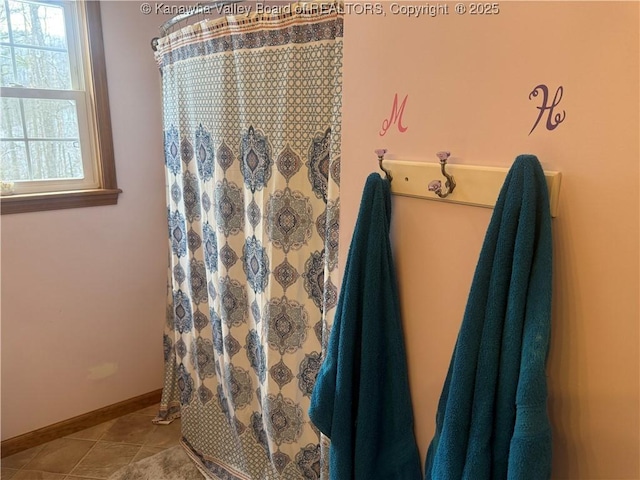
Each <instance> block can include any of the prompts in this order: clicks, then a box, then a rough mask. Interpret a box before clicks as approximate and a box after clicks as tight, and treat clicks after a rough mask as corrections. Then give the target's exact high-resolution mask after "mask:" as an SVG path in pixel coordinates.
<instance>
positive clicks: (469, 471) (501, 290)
mask: <svg viewBox="0 0 640 480" xmlns="http://www.w3.org/2000/svg"><path fill="white" fill-rule="evenodd" d="M551 258H552V253H551V217H550V213H549V198H548V192H547V184H546V181H545V177H544V172H543V171H542V168H541V166H540V163H539V162H538V159H537V158H536V157H535V156H533V155H521V156H519V157H518V158H516V160H515V163H514V164H513V166H512V168H511V169H510V171H509V173H508V175H507V178H506V180H505V183H504V186H503V187H502V190H501V192H500V196H499V197H498V201H497V204H496V207H495V210H494V212H493V216H492V218H491V222H490V224H489V228H488V231H487V235H486V238H485V240H484V244H483V246H482V251H481V253H480V259H479V261H478V265H477V267H476V271H475V275H474V278H473V283H472V285H471V292H470V294H469V301H468V303H467V307H466V311H465V314H464V319H463V322H462V326H461V328H460V332H459V334H458V339H457V342H456V346H455V350H454V352H453V358H452V360H451V364H450V366H449V371H448V373H447V378H446V380H445V384H444V389H443V391H442V396H441V397H440V402H439V405H438V412H437V415H436V433H435V436H434V438H433V440H432V442H431V445H430V446H429V450H428V452H427V459H426V467H425V472H426V473H425V479H426V480H461V479H464V480H485V479H491V480H502V479H509V480H545V479H548V478H550V476H551V429H550V424H549V418H548V415H547V408H546V400H547V384H546V375H545V365H546V360H547V353H548V350H549V333H550V317H551Z"/></svg>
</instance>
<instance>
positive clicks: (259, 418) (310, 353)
mask: <svg viewBox="0 0 640 480" xmlns="http://www.w3.org/2000/svg"><path fill="white" fill-rule="evenodd" d="M328 1H329V2H331V3H332V4H333V2H334V0H328ZM338 11H339V9H338V8H336V9H334V11H333V13H320V12H314V13H310V12H306V13H304V14H303V13H302V12H292V13H291V14H286V15H284V14H281V13H273V14H268V15H267V14H265V16H260V17H258V18H256V21H255V22H253V21H252V22H250V23H244V21H239V20H238V19H236V18H235V17H227V18H225V19H219V20H211V21H209V20H206V21H203V22H200V23H199V27H198V29H195V30H193V31H191V30H190V31H191V33H190V34H189V35H187V36H185V35H184V32H185V31H186V30H184V31H183V30H179V31H176V32H175V35H176V36H175V37H172V38H175V40H176V42H173V41H172V42H164V43H163V42H162V41H161V42H159V48H160V51H159V52H158V55H157V59H158V61H159V64H160V67H161V71H162V83H163V102H164V112H163V113H164V118H163V123H164V125H166V128H165V131H164V133H163V137H164V138H163V140H164V156H165V171H166V178H167V184H166V188H167V197H166V198H167V227H168V235H169V240H170V242H169V249H170V252H169V253H170V254H169V261H170V263H169V268H168V269H167V272H168V276H169V284H168V289H167V317H166V327H165V330H166V331H165V335H164V336H163V340H162V342H163V343H162V345H163V354H164V358H165V384H164V390H163V397H162V401H161V408H160V413H159V415H158V417H157V418H156V419H154V422H157V423H169V422H170V421H171V420H173V419H174V418H176V417H178V416H182V427H181V430H182V432H181V433H182V438H181V440H182V443H183V444H184V446H185V448H187V449H188V450H189V452H188V453H189V455H190V457H191V458H192V459H194V461H196V462H197V463H198V466H199V467H200V469H202V471H203V472H207V473H208V474H209V476H212V477H215V478H219V479H221V480H241V479H248V478H252V479H256V480H259V479H260V480H267V479H270V480H275V479H286V480H302V479H314V480H328V472H327V469H326V462H325V459H326V454H327V452H328V445H327V443H326V442H322V441H321V438H320V432H319V431H318V430H317V429H316V428H315V427H314V426H313V425H312V424H311V422H310V421H309V418H308V415H307V411H308V408H309V402H310V394H311V391H312V389H313V384H314V382H315V377H316V376H317V372H318V368H319V366H320V364H321V359H322V355H323V353H324V352H325V351H326V340H327V338H328V335H329V329H330V327H331V325H332V321H333V320H332V319H333V314H334V311H335V308H334V307H335V304H336V301H337V288H336V287H335V285H334V284H335V283H336V282H337V279H338V278H339V271H338V268H337V266H338V265H337V264H338V228H339V223H338V219H339V181H340V143H341V142H340V131H341V125H340V116H341V113H340V110H341V89H342V84H341V70H342V57H341V53H340V52H341V49H342V38H341V36H342V16H341V15H340V14H339V13H338ZM263 17H264V18H263ZM224 22H230V23H228V26H229V28H226V27H225V28H219V27H220V26H221V25H223V24H225V23H224ZM225 25H227V24H225ZM263 26H268V28H263ZM265 47H276V48H265Z"/></svg>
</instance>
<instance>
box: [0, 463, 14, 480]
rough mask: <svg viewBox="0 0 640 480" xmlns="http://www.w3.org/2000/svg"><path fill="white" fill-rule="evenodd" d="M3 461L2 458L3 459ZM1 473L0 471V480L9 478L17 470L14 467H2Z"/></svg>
mask: <svg viewBox="0 0 640 480" xmlns="http://www.w3.org/2000/svg"><path fill="white" fill-rule="evenodd" d="M3 461H4V460H3ZM0 470H1V472H2V473H0V478H1V479H2V480H9V479H10V478H13V476H14V475H15V474H16V473H18V470H16V469H15V468H5V467H2V469H0Z"/></svg>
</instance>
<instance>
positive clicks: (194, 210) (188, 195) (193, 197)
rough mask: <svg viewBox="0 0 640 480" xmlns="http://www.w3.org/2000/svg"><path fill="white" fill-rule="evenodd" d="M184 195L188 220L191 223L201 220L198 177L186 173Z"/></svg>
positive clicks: (183, 182) (183, 178)
mask: <svg viewBox="0 0 640 480" xmlns="http://www.w3.org/2000/svg"><path fill="white" fill-rule="evenodd" d="M182 184H183V188H182V195H183V196H184V208H185V212H186V217H187V220H188V221H189V222H190V223H193V222H195V221H196V220H200V188H199V187H198V177H196V176H195V175H192V174H191V173H189V172H185V174H184V176H183V177H182Z"/></svg>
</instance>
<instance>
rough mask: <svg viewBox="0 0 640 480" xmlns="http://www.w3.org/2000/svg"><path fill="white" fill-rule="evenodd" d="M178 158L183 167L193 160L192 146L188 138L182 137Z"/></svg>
mask: <svg viewBox="0 0 640 480" xmlns="http://www.w3.org/2000/svg"><path fill="white" fill-rule="evenodd" d="M180 156H181V157H182V161H183V162H184V164H185V165H187V166H188V165H189V162H190V161H191V160H193V145H191V142H190V141H189V139H188V138H185V137H183V138H182V142H181V143H180Z"/></svg>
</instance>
